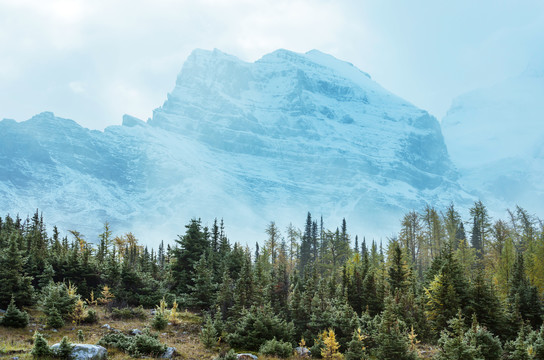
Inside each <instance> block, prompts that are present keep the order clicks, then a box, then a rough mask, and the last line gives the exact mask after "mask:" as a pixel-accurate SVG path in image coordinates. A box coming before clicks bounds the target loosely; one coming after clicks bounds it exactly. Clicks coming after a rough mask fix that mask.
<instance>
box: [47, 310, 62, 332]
mask: <svg viewBox="0 0 544 360" xmlns="http://www.w3.org/2000/svg"><path fill="white" fill-rule="evenodd" d="M46 324H47V326H48V327H50V328H51V329H60V328H61V327H63V326H64V320H63V319H62V316H60V314H59V311H58V310H57V309H56V308H53V310H52V311H50V312H49V314H47V319H46Z"/></svg>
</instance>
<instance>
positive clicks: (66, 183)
mask: <svg viewBox="0 0 544 360" xmlns="http://www.w3.org/2000/svg"><path fill="white" fill-rule="evenodd" d="M76 120H77V119H76ZM446 120H447V121H446ZM446 120H445V123H447V122H449V121H450V120H448V119H446ZM0 196H1V197H2V198H3V199H4V201H2V202H1V203H0V212H2V213H4V214H5V213H10V214H12V215H15V213H17V212H20V213H21V215H22V216H26V213H24V212H29V213H32V212H33V211H34V210H35V209H36V208H39V209H40V210H41V211H43V212H44V215H45V217H46V221H47V222H48V223H49V224H58V225H59V226H61V227H62V230H67V229H77V230H79V231H80V232H82V233H83V234H85V235H86V236H87V238H88V239H89V240H95V239H96V236H97V234H98V233H99V232H100V231H101V227H102V224H103V223H104V222H105V221H109V222H110V223H111V224H112V228H113V230H114V232H116V233H119V232H123V231H133V232H134V233H135V234H136V236H137V237H139V238H141V239H142V240H143V241H144V242H148V243H156V242H158V241H160V240H161V239H165V240H170V239H173V238H174V237H175V235H176V234H180V233H183V232H184V230H185V229H184V224H186V223H187V222H188V220H189V219H190V218H191V217H201V218H202V219H203V222H204V224H208V225H211V222H212V221H213V218H214V217H217V218H223V219H224V220H225V223H226V226H227V233H228V235H230V236H231V237H232V238H233V239H234V240H240V241H242V242H247V243H251V244H252V243H253V242H254V241H255V240H261V239H262V238H263V236H264V235H263V230H264V228H265V226H266V224H267V223H268V222H269V221H272V220H274V221H276V222H277V224H278V225H279V226H280V228H282V229H283V228H284V227H285V226H286V225H287V224H288V223H289V222H293V223H295V224H297V225H299V224H301V223H303V221H304V219H305V216H306V212H307V211H310V212H311V213H312V214H313V215H314V217H319V216H321V215H323V217H324V219H325V227H327V228H332V229H334V228H336V227H337V226H338V225H339V224H340V222H341V220H342V217H345V218H346V220H347V222H348V227H349V230H350V232H351V233H352V234H359V235H360V236H367V237H380V236H381V237H384V238H385V237H386V236H390V235H392V234H393V233H394V232H396V231H397V230H398V228H399V222H400V218H401V216H402V214H403V213H404V212H406V211H408V210H411V209H421V208H422V207H423V206H424V205H425V204H426V203H429V204H432V205H434V206H435V207H437V208H441V207H445V206H447V205H448V204H450V203H451V202H455V203H456V204H458V205H459V206H467V205H468V204H470V203H471V202H472V201H473V200H474V197H473V196H472V195H469V194H468V193H467V192H466V191H465V190H463V189H462V188H461V187H460V186H459V183H458V174H457V172H456V169H455V167H454V165H453V164H452V162H451V161H450V157H449V155H448V151H447V149H446V145H445V143H444V139H443V137H442V133H441V128H440V124H439V123H438V121H437V120H436V119H435V118H434V117H432V116H430V115H429V114H428V113H427V112H426V111H424V110H421V109H418V108H417V107H415V106H414V105H412V104H410V103H408V102H407V101H405V100H403V99H401V98H399V97H397V96H395V95H394V94H392V93H390V92H389V91H387V90H385V89H384V88H382V87H381V86H380V85H379V84H377V83H376V82H374V81H373V80H372V79H371V77H370V76H369V75H368V74H366V73H364V72H362V71H361V70H359V69H357V68H355V67H354V66H353V65H351V64H350V63H347V62H343V61H340V60H338V59H336V58H334V57H332V56H330V55H327V54H324V53H321V52H319V51H316V50H312V51H310V52H308V53H306V54H299V53H294V52H290V51H286V50H277V51H275V52H273V53H271V54H267V55H265V56H263V57H262V58H261V59H260V60H258V61H256V62H254V63H248V62H244V61H241V60H239V59H238V58H236V57H234V56H231V55H228V54H225V53H223V52H221V51H219V50H213V51H205V50H195V51H193V53H192V54H191V55H190V56H189V58H188V59H187V61H186V62H185V64H184V65H183V68H182V70H181V72H180V74H179V75H178V78H177V81H176V86H175V88H174V89H173V91H172V92H171V93H170V94H168V97H167V100H166V101H165V102H164V104H163V106H162V107H160V108H158V109H156V110H155V111H154V113H153V117H152V119H149V120H147V121H146V122H144V121H142V120H139V119H136V118H134V117H131V116H129V115H126V116H125V117H124V118H123V123H122V125H121V126H111V127H108V128H106V129H105V131H104V132H100V131H96V130H88V129H85V128H83V127H81V126H79V125H78V124H77V123H76V122H74V121H72V120H68V119H61V118H58V117H55V116H54V115H53V114H52V113H48V112H45V113H41V114H38V115H36V116H34V117H33V118H32V119H30V120H27V121H24V122H20V123H18V122H15V121H14V120H3V121H1V122H0Z"/></svg>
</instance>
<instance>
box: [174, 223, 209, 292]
mask: <svg viewBox="0 0 544 360" xmlns="http://www.w3.org/2000/svg"><path fill="white" fill-rule="evenodd" d="M185 227H186V228H187V231H186V233H185V235H184V236H178V237H179V240H176V242H177V244H178V245H179V247H176V248H175V249H174V257H175V259H176V261H175V262H174V264H173V265H172V276H173V278H174V281H175V285H174V286H175V289H176V290H177V291H178V293H181V294H186V293H187V292H188V291H189V289H190V287H191V286H194V282H193V278H194V269H195V267H194V265H195V264H196V263H197V262H198V261H199V260H200V258H201V257H202V255H203V254H205V253H206V251H207V249H208V240H207V239H206V237H205V236H204V233H203V232H202V230H201V225H200V220H196V219H192V220H191V222H190V223H189V224H188V225H186V226H185Z"/></svg>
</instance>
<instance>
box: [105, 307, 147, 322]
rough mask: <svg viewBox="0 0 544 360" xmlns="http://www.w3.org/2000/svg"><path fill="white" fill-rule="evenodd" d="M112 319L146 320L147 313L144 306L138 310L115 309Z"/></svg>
mask: <svg viewBox="0 0 544 360" xmlns="http://www.w3.org/2000/svg"><path fill="white" fill-rule="evenodd" d="M111 317H112V318H113V319H115V320H121V319H123V320H128V319H145V318H146V317H147V313H146V311H145V310H144V308H143V307H142V306H138V307H137V308H128V307H127V308H121V309H119V308H113V309H112V312H111Z"/></svg>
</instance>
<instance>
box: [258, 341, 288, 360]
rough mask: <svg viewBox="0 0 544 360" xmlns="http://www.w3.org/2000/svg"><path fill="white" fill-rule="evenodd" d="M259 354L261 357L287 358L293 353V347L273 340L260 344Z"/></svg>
mask: <svg viewBox="0 0 544 360" xmlns="http://www.w3.org/2000/svg"><path fill="white" fill-rule="evenodd" d="M259 352H260V353H261V354H263V355H270V356H276V357H279V358H288V357H289V356H291V354H292V353H293V346H292V345H291V343H288V342H283V341H278V340H276V338H274V339H272V340H268V341H267V342H265V343H264V344H262V345H261V348H260V349H259Z"/></svg>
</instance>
